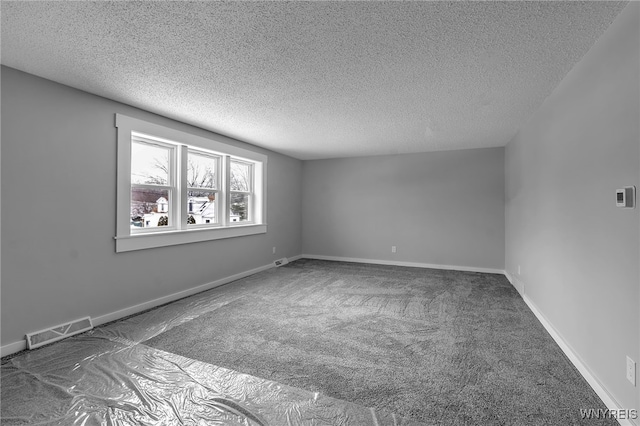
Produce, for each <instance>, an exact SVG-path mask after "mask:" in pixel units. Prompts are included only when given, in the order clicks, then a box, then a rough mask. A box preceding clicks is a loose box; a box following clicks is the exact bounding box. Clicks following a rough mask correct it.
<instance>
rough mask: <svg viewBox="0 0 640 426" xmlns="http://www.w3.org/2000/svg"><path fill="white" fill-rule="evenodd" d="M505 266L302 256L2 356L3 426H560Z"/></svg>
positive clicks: (535, 340) (570, 391)
mask: <svg viewBox="0 0 640 426" xmlns="http://www.w3.org/2000/svg"><path fill="white" fill-rule="evenodd" d="M598 408H601V409H604V408H606V407H605V406H604V404H603V403H602V402H601V400H600V399H599V398H598V396H597V395H596V394H595V392H594V391H593V390H592V389H591V388H590V387H589V385H588V384H587V382H586V381H585V380H584V379H583V378H582V376H581V375H580V374H579V372H578V371H577V370H576V369H575V368H574V367H573V365H572V364H571V363H570V361H569V360H568V359H567V358H566V357H565V355H564V354H563V353H562V351H561V350H560V348H559V347H558V346H557V345H556V343H555V342H554V341H553V339H552V338H551V336H549V334H548V333H547V332H546V331H545V329H544V328H543V327H542V325H541V324H540V323H539V322H538V320H537V319H536V317H535V316H534V315H533V313H532V312H531V311H530V310H529V308H528V307H527V306H526V304H525V303H524V301H523V300H522V298H521V297H520V295H519V294H518V293H517V292H516V291H515V289H514V288H513V287H512V286H511V285H510V284H509V282H508V281H507V280H506V279H505V277H504V276H502V275H498V274H485V273H474V272H460V271H447V270H436V269H422V268H408V267H396V266H380V265H370V264H356V263H342V262H329V261H319V260H308V259H302V260H298V261H296V262H293V263H291V264H289V265H286V266H283V267H280V268H274V269H270V270H267V271H264V272H261V273H258V274H255V275H252V276H250V277H247V278H244V279H241V280H238V281H235V282H233V283H230V284H227V285H225V286H221V287H218V288H215V289H212V290H209V291H206V292H203V293H200V294H197V295H194V296H191V297H189V298H186V299H182V300H179V301H176V302H174V303H171V304H168V305H164V306H161V307H159V308H156V309H153V310H150V311H147V312H144V313H142V314H140V315H136V316H132V317H129V318H126V319H123V320H120V321H117V322H114V323H111V324H108V325H105V326H102V327H98V328H96V329H94V330H92V331H90V332H87V333H84V334H82V335H78V336H74V337H72V338H69V339H66V340H64V341H61V342H58V343H54V344H52V345H49V346H46V347H43V348H40V349H37V350H33V351H30V352H24V353H21V354H18V355H17V356H14V357H7V358H5V359H3V360H2V413H1V414H2V423H3V424H86V425H90V424H122V425H127V424H142V425H147V424H148V425H152V424H153V425H157V424H167V425H168V424H194V425H195V424H214V425H215V424H245V425H287V424H291V425H295V424H309V425H349V424H354V425H359V424H363V425H368V424H371V425H409V424H416V425H417V424H438V425H459V424H460V425H462V424H482V425H514V424H518V425H571V424H589V425H595V424H617V423H616V422H615V420H611V419H608V420H605V419H601V420H583V419H581V416H580V409H598Z"/></svg>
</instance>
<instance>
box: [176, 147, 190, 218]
mask: <svg viewBox="0 0 640 426" xmlns="http://www.w3.org/2000/svg"><path fill="white" fill-rule="evenodd" d="M178 149H179V150H180V155H179V156H178V161H179V167H178V173H176V179H177V180H178V182H177V188H178V194H177V197H176V198H178V209H177V212H178V218H179V220H180V222H179V226H178V228H179V229H187V219H188V217H189V215H188V212H187V211H186V208H187V203H188V202H189V200H188V196H187V168H188V164H187V162H188V151H189V148H188V147H187V146H186V145H180V146H179V147H178Z"/></svg>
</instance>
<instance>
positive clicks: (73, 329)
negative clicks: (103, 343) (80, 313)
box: [27, 317, 93, 349]
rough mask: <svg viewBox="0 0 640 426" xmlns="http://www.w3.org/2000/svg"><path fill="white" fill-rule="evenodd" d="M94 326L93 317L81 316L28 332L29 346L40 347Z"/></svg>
mask: <svg viewBox="0 0 640 426" xmlns="http://www.w3.org/2000/svg"><path fill="white" fill-rule="evenodd" d="M92 328H93V323H92V322H91V318H89V317H86V318H80V319H77V320H74V321H71V322H68V323H66V324H60V325H57V326H55V327H51V328H47V329H46V330H40V331H36V332H35V333H28V334H27V347H28V348H29V349H35V348H39V347H40V346H43V345H47V344H49V343H53V342H56V341H58V340H61V339H64V338H66V337H70V336H73V335H74V334H78V333H82V332H84V331H87V330H91V329H92Z"/></svg>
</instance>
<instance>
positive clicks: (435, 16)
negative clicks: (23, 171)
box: [1, 1, 626, 159]
mask: <svg viewBox="0 0 640 426" xmlns="http://www.w3.org/2000/svg"><path fill="white" fill-rule="evenodd" d="M625 4H626V1H625V2H617V1H610V2H609V1H608V2H591V1H588V2H566V1H565V2H555V1H549V2H473V3H466V2H409V3H405V2H295V3H284V2H234V3H218V2H216V3H213V2H59V1H52V2H26V1H19V2H7V1H3V2H2V6H1V7H2V10H1V12H2V51H1V52H2V58H1V59H2V63H3V64H4V65H7V66H10V67H13V68H17V69H19V70H23V71H26V72H28V73H31V74H35V75H38V76H41V77H45V78H48V79H50V80H54V81H57V82H60V83H63V84H66V85H69V86H72V87H76V88H79V89H82V90H85V91H87V92H90V93H95V94H97V95H100V96H104V97H106V98H110V99H114V100H117V101H121V102H124V103H126V104H130V105H134V106H137V107H140V108H143V109H146V110H149V111H152V112H156V113H158V114H161V115H164V116H167V117H171V118H174V119H177V120H180V121H183V122H186V123H190V124H194V125H196V126H199V127H202V128H205V129H209V130H212V131H215V132H218V133H221V134H224V135H228V136H231V137H235V138H238V139H241V140H244V141H246V142H249V143H252V144H255V145H259V146H263V147H266V148H270V149H273V150H275V151H278V152H282V153H285V154H289V155H292V156H294V157H297V158H301V159H313V158H329V157H343V156H359V155H376V154H391V153H411V152H425V151H435V150H446V149H463V148H479V147H494V146H503V145H505V144H506V143H507V142H509V140H510V139H511V138H512V137H513V136H514V135H515V133H516V132H517V130H518V129H519V128H520V127H521V126H522V125H523V124H524V123H525V122H526V120H527V119H528V118H529V117H530V116H531V115H532V114H533V113H534V111H535V110H536V109H537V108H538V107H539V106H540V105H541V104H542V102H543V101H544V99H545V98H546V97H547V96H548V95H549V94H550V93H551V91H552V90H553V89H554V88H555V87H556V85H557V84H558V83H559V82H560V80H562V78H563V77H564V76H565V75H566V74H567V72H568V71H569V70H570V69H571V68H572V66H573V65H574V64H575V63H576V62H578V61H579V60H580V58H582V56H583V55H584V54H585V53H586V52H587V50H588V49H589V48H590V47H591V46H592V45H593V44H594V42H595V41H596V40H597V38H598V37H599V36H600V35H601V34H602V33H603V32H604V31H605V29H606V28H607V27H608V26H609V24H610V23H611V22H612V21H613V19H614V18H615V16H616V15H617V14H618V13H619V12H620V11H621V10H622V8H623V7H624V6H625Z"/></svg>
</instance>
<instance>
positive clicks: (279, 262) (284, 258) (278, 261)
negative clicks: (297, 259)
mask: <svg viewBox="0 0 640 426" xmlns="http://www.w3.org/2000/svg"><path fill="white" fill-rule="evenodd" d="M287 263H289V260H288V259H287V258H286V257H283V258H282V259H278V260H276V261H275V262H273V264H274V265H276V266H282V265H286V264H287Z"/></svg>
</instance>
